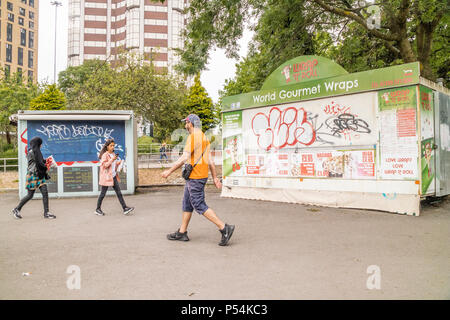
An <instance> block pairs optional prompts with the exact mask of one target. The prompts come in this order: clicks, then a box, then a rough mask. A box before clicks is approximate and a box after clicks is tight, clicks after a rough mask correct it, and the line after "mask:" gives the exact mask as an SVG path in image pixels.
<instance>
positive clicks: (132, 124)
mask: <svg viewBox="0 0 450 320" xmlns="http://www.w3.org/2000/svg"><path fill="white" fill-rule="evenodd" d="M89 120H95V121H124V126H125V129H124V130H125V146H124V148H125V149H124V154H125V161H126V164H127V172H126V173H125V172H121V173H120V176H121V177H126V185H124V184H123V183H122V185H121V189H122V193H123V194H133V193H134V192H135V188H136V186H137V183H138V180H137V179H138V173H137V170H138V166H137V136H136V119H135V117H134V114H133V111H116V110H101V111H90V110H70V111H66V110H64V111H20V112H19V113H18V127H17V128H18V146H19V148H18V149H19V150H18V158H19V197H20V198H21V199H22V198H23V197H24V196H25V195H26V194H27V190H26V188H25V184H26V181H25V179H26V170H27V159H26V154H25V149H26V146H27V141H28V137H27V129H28V121H89ZM56 161H58V159H56ZM98 166H99V164H98V162H97V163H94V162H92V161H82V162H80V161H75V162H74V163H73V164H66V163H59V164H58V166H57V167H56V168H53V169H52V172H51V173H50V175H51V176H52V179H50V180H49V196H50V197H79V196H97V195H98V194H99V193H100V187H99V185H98ZM67 168H71V169H72V170H71V171H72V172H76V170H73V169H74V168H80V172H82V171H83V170H85V169H84V168H91V171H90V174H89V175H87V176H86V174H84V175H83V174H82V176H81V177H80V176H79V178H81V179H83V178H84V179H86V178H88V180H91V182H92V184H91V185H89V182H86V183H85V184H86V187H87V188H88V189H89V190H86V191H81V189H82V188H81V186H80V191H77V190H76V189H75V190H74V189H72V190H71V191H70V192H69V191H65V189H67V188H66V187H68V186H65V185H64V171H67V170H69V169H67ZM55 171H56V172H55ZM55 173H56V174H55ZM75 175H77V173H75ZM53 181H56V184H55V183H52V182H53ZM55 186H56V188H55ZM55 189H56V190H55ZM55 191H56V192H55ZM112 193H114V191H112V190H111V191H108V193H107V194H112ZM41 197H42V196H41V194H40V193H39V192H38V193H36V196H35V198H41Z"/></svg>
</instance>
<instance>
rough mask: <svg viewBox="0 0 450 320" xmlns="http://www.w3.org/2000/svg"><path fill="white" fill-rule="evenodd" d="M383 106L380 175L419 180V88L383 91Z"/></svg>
mask: <svg viewBox="0 0 450 320" xmlns="http://www.w3.org/2000/svg"><path fill="white" fill-rule="evenodd" d="M378 101H379V108H380V117H379V121H380V124H379V128H380V169H381V174H380V177H381V178H382V179H417V177H418V168H417V157H418V153H419V148H418V137H417V112H416V90H415V87H406V88H396V89H388V90H382V91H380V92H379V93H378Z"/></svg>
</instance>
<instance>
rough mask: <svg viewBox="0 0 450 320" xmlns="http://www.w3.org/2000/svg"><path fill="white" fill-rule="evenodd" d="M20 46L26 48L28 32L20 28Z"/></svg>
mask: <svg viewBox="0 0 450 320" xmlns="http://www.w3.org/2000/svg"><path fill="white" fill-rule="evenodd" d="M20 45H21V46H24V47H25V46H26V45H27V30H25V29H23V28H20Z"/></svg>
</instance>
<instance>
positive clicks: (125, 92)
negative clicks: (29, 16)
mask: <svg viewBox="0 0 450 320" xmlns="http://www.w3.org/2000/svg"><path fill="white" fill-rule="evenodd" d="M74 79H75V80H74ZM76 79H80V82H77V81H78V80H76ZM61 81H62V82H61V86H62V87H63V88H64V89H63V90H64V91H65V92H66V94H67V95H68V99H69V105H70V108H73V109H88V110H95V109H100V110H133V111H134V112H135V114H136V115H137V116H140V117H142V118H143V119H145V120H147V121H150V122H152V123H153V124H154V130H153V133H154V137H155V138H156V139H157V140H158V141H162V140H164V139H166V138H167V137H169V136H170V134H171V133H172V131H173V130H175V129H177V128H179V127H180V126H181V122H180V119H181V117H182V116H183V115H184V114H185V109H184V105H183V100H184V98H185V95H186V88H185V83H184V81H183V79H178V78H175V77H173V76H171V75H169V74H167V73H166V72H158V71H157V70H155V68H154V67H153V65H152V64H151V63H150V61H148V60H145V59H144V57H142V56H139V55H134V54H123V55H121V56H120V57H119V58H118V60H117V61H115V63H114V67H113V66H112V65H111V64H109V63H107V62H100V61H97V62H86V63H85V64H83V65H81V66H78V67H72V68H71V69H70V70H69V69H68V70H67V72H66V73H65V74H63V77H62V78H61Z"/></svg>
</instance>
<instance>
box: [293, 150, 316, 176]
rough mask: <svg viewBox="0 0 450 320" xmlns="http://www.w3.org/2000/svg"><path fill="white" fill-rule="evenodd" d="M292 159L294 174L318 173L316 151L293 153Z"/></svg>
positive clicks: (310, 174) (308, 174)
mask: <svg viewBox="0 0 450 320" xmlns="http://www.w3.org/2000/svg"><path fill="white" fill-rule="evenodd" d="M291 159H292V160H291V161H292V168H291V174H292V176H294V177H297V176H301V177H314V176H315V175H316V171H315V163H314V161H315V155H314V153H293V154H292V155H291Z"/></svg>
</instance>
